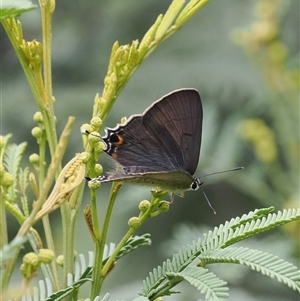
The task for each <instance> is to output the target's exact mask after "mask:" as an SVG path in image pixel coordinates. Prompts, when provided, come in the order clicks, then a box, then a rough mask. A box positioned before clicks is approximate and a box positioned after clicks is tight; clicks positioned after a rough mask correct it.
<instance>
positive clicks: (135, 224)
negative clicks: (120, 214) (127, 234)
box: [128, 216, 141, 229]
mask: <svg viewBox="0 0 300 301" xmlns="http://www.w3.org/2000/svg"><path fill="white" fill-rule="evenodd" d="M140 225H141V220H140V218H138V217H136V216H134V217H131V218H130V219H129V221H128V226H129V227H130V228H133V229H138V228H139V227H140Z"/></svg>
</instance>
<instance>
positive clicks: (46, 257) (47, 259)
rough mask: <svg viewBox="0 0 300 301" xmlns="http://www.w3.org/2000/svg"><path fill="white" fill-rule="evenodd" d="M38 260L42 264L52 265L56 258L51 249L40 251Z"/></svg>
mask: <svg viewBox="0 0 300 301" xmlns="http://www.w3.org/2000/svg"><path fill="white" fill-rule="evenodd" d="M38 258H39V260H40V262H42V263H51V262H52V260H53V258H54V253H53V251H52V250H49V249H40V252H39V254H38Z"/></svg>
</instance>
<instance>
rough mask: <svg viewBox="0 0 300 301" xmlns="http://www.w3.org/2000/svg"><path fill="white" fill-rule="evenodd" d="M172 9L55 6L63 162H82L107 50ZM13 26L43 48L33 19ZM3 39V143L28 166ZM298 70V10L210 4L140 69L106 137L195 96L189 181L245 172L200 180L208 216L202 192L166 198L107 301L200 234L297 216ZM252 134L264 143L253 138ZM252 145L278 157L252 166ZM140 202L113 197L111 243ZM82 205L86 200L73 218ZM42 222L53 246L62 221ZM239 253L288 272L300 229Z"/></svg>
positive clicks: (288, 295) (21, 80)
mask: <svg viewBox="0 0 300 301" xmlns="http://www.w3.org/2000/svg"><path fill="white" fill-rule="evenodd" d="M170 2H171V1H170V0H159V1H158V0H152V1H150V0H144V1H139V0H124V1H118V0H111V1H70V0H65V1H57V3H56V11H55V13H54V16H53V53H52V56H53V89H54V96H55V98H56V104H55V112H56V116H57V127H58V130H59V133H60V132H61V130H62V128H63V127H64V125H65V123H66V120H67V117H68V116H70V115H72V116H75V117H76V122H75V125H74V129H73V133H72V136H71V139H70V144H69V147H68V150H67V153H66V155H65V162H67V161H68V160H70V159H71V158H72V157H73V156H74V154H75V153H77V152H81V151H82V150H83V147H82V142H81V141H82V140H81V134H80V126H81V125H82V124H83V123H89V120H90V118H91V114H92V106H93V99H94V96H95V94H96V93H97V92H99V93H100V94H101V92H102V88H103V79H104V76H105V74H106V70H107V65H108V60H109V55H110V50H111V47H112V45H113V43H114V42H115V41H116V40H118V41H119V43H120V44H130V43H131V42H132V40H135V39H139V40H141V38H142V37H143V35H144V33H145V32H146V31H147V29H148V28H149V27H150V26H151V25H152V24H153V22H154V21H155V19H156V17H157V16H158V14H160V13H164V12H165V11H166V9H167V8H168V6H169V4H170ZM20 19H21V21H22V24H23V29H24V37H25V39H26V40H32V39H37V40H38V41H41V31H40V13H39V10H38V9H37V10H34V11H31V12H28V13H26V14H24V15H22V16H21V18H20ZM266 20H267V21H269V23H268V22H267V21H266ZM272 22H273V23H272ZM266 24H267V25H266ZM270 24H271V25H270ZM268 26H269V27H268ZM272 26H273V27H272ZM1 30H2V31H3V29H1ZM272 30H273V31H272ZM274 30H275V31H274ZM1 35H2V42H1V57H2V67H1V68H2V72H1V74H2V87H1V94H2V95H1V96H2V102H1V106H2V107H1V110H2V122H1V132H2V134H7V133H13V135H14V136H13V139H12V141H13V142H15V143H21V142H23V141H28V142H29V145H28V148H27V152H26V154H27V155H26V156H25V158H28V156H29V155H30V154H31V153H33V152H37V145H36V142H35V139H34V138H33V137H32V136H31V134H30V132H31V128H32V127H34V126H35V124H34V122H33V120H32V116H33V114H34V113H35V112H36V110H37V109H36V106H35V102H34V99H33V97H32V95H31V92H30V90H29V87H28V85H27V82H26V79H25V76H24V74H23V73H22V70H21V68H20V66H19V63H18V61H17V58H16V56H15V54H14V51H13V49H12V47H11V45H10V43H9V41H8V40H7V39H6V36H5V33H4V32H2V34H1ZM274 43H275V44H274ZM274 45H275V46H274ZM272 47H273V48H272ZM276 47H277V48H276ZM297 70H299V1H297V0H294V1H279V0H277V1H273V0H272V1H270V0H257V1H253V0H244V1H239V0H231V1H222V0H215V1H211V2H210V3H208V5H207V6H205V7H204V9H202V10H201V11H200V12H198V13H197V14H196V15H195V16H194V17H193V18H192V19H191V20H190V21H189V22H188V23H187V24H186V25H185V26H183V28H181V29H180V31H179V32H177V33H176V34H174V35H173V36H171V37H170V38H168V39H167V40H166V41H165V42H163V43H162V44H161V45H160V46H159V47H158V48H157V49H156V50H155V51H154V52H153V53H152V54H151V56H150V57H149V58H148V59H147V60H146V61H145V62H144V64H142V65H141V67H140V68H139V69H138V70H137V72H136V73H135V74H134V76H133V77H132V78H131V80H130V81H129V83H128V84H127V86H126V87H125V89H124V90H123V92H122V93H121V95H120V96H119V98H118V100H117V102H116V104H115V106H114V108H113V109H112V111H111V114H110V116H109V118H108V120H107V122H106V126H109V127H113V126H115V125H116V123H118V122H120V119H121V118H122V117H123V116H127V117H129V116H130V115H131V114H134V113H141V112H143V111H144V109H146V108H147V107H148V106H149V105H150V104H151V103H152V102H153V101H154V100H156V99H158V98H160V97H161V96H162V95H164V94H166V93H168V92H170V91H172V90H174V89H179V88H184V87H191V88H196V89H198V90H199V92H200V95H201V98H202V102H203V107H204V125H203V139H202V146H201V155H200V161H199V166H198V170H197V172H196V175H197V176H201V175H205V174H207V173H210V172H215V171H220V170H224V169H229V168H233V167H236V166H244V167H245V170H244V171H239V172H234V173H226V174H222V175H216V176H211V177H208V178H205V179H204V182H205V184H204V186H203V188H204V190H205V193H206V194H207V196H208V198H209V200H210V202H211V203H212V205H213V206H214V208H215V210H216V211H217V215H214V214H213V213H212V212H211V211H210V209H209V207H208V206H207V204H206V201H205V198H204V196H203V194H202V193H201V190H200V191H197V192H194V193H192V192H187V193H186V194H185V197H184V198H183V199H180V198H179V197H176V198H175V202H174V204H172V206H171V208H170V211H169V212H168V213H167V214H164V215H161V216H159V217H157V218H155V219H153V220H150V221H149V222H148V223H147V224H146V225H145V226H144V227H142V228H141V229H140V230H139V233H145V232H149V233H151V235H152V240H153V243H152V246H150V247H144V248H141V249H139V250H137V251H135V252H133V253H131V254H130V255H128V256H126V257H125V258H124V259H122V260H121V261H120V262H118V264H117V266H116V267H115V269H114V271H113V273H112V274H111V275H110V277H109V279H108V280H107V282H106V285H105V287H104V291H108V292H110V293H111V294H112V298H111V300H115V299H116V298H123V299H126V298H127V299H129V298H130V297H134V295H135V293H136V292H137V291H139V288H140V287H141V285H142V281H141V280H142V279H144V278H145V277H146V276H147V275H148V271H150V270H151V269H152V268H154V267H156V266H157V265H160V264H161V263H162V261H163V260H165V259H166V258H168V257H170V255H171V254H173V253H174V252H176V251H177V250H178V249H179V248H180V247H181V246H182V245H184V244H187V243H191V242H192V240H193V239H197V238H198V237H200V236H201V235H202V233H204V232H205V231H207V230H208V229H212V228H213V227H214V226H218V225H219V224H220V223H224V222H225V221H227V220H229V219H231V218H234V217H236V216H240V215H242V214H244V213H247V212H249V211H250V210H255V209H256V208H260V207H267V206H271V205H273V206H275V209H276V210H281V209H282V208H284V207H293V206H299V195H298V191H299V151H298V146H299V116H298V113H299V102H298V101H299V100H298V93H299V86H298V81H297V78H298V77H297V76H299V73H297V72H298V71H297ZM297 74H298V75H297ZM280 76H282V78H281V77H280ZM274 78H275V79H274ZM253 131H254V134H253ZM258 132H259V133H260V132H263V133H264V135H262V136H259V135H258V134H257V133H258ZM260 142H262V143H260ZM268 143H269V144H268ZM260 145H263V146H264V148H263V153H264V154H273V153H274V149H275V155H274V156H273V158H271V159H266V158H264V157H262V156H260V155H259V149H260ZM100 162H101V163H103V166H104V168H105V170H107V169H109V168H110V166H111V161H110V158H108V156H106V155H103V156H102V157H101V160H100ZM109 187H110V185H109V184H108V185H103V186H102V188H101V190H99V202H101V205H99V209H100V210H104V208H105V204H106V200H107V196H108V193H109ZM149 198H150V192H149V189H148V188H144V187H139V186H132V185H125V186H124V188H122V191H121V193H120V195H119V198H118V200H117V203H116V205H115V210H114V213H113V219H112V225H111V229H110V232H109V241H113V242H118V240H119V239H120V238H121V237H122V235H123V234H124V233H125V231H126V227H127V220H128V219H129V218H130V217H131V216H134V215H136V214H137V212H138V210H137V206H138V204H139V202H140V201H141V200H143V199H149ZM88 203H89V195H88V191H86V194H85V196H84V201H83V206H82V210H83V209H84V207H85V205H86V204H88ZM100 216H101V213H100ZM51 219H52V221H53V222H54V223H53V224H54V225H55V226H56V227H57V228H56V229H55V230H54V231H55V232H56V235H57V239H58V240H59V239H60V238H61V225H59V220H60V215H59V212H55V213H53V214H52V215H51ZM10 223H11V231H12V233H11V236H13V235H14V233H15V231H16V229H17V224H15V222H14V221H13V220H11V221H10ZM87 233H88V231H87V227H86V225H85V223H84V219H83V214H82V215H81V216H80V218H79V226H78V230H77V248H76V251H77V252H78V253H84V254H87V251H88V250H92V248H93V245H92V240H91V238H90V237H89V235H87ZM243 245H245V246H248V247H250V248H255V249H261V250H264V251H267V252H270V253H273V254H275V255H278V256H280V257H282V258H284V259H286V260H288V261H291V262H293V263H296V264H297V262H298V261H299V225H296V223H294V226H292V227H289V228H284V229H281V230H277V231H273V232H271V233H268V235H264V236H260V237H258V238H257V239H256V240H251V241H250V240H249V241H245V242H243ZM58 251H59V252H61V250H58ZM214 272H215V273H217V275H219V276H220V277H221V278H223V279H225V280H227V281H228V282H229V287H230V299H229V300H234V301H238V300H245V301H252V300H264V301H267V300H278V301H279V300H286V301H289V300H296V298H297V297H299V296H298V295H297V294H296V293H294V292H292V291H291V290H289V289H288V288H287V287H286V286H285V285H283V284H278V282H277V281H276V280H271V279H268V278H267V277H264V276H262V275H260V274H258V273H255V272H251V271H250V270H249V269H248V268H243V267H238V266H234V265H224V266H221V265H217V266H216V267H215V269H214ZM86 289H87V290H88V286H87V288H86ZM178 290H182V291H183V293H182V294H179V295H175V296H172V297H171V298H166V300H168V299H170V300H175V301H177V300H201V298H200V297H201V296H199V294H198V292H197V291H196V290H194V289H193V288H192V287H190V286H186V285H182V286H181V287H180V288H178Z"/></svg>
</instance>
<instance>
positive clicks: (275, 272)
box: [199, 247, 300, 292]
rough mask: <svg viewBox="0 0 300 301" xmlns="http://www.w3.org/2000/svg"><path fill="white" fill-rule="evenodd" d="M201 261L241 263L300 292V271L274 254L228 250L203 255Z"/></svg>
mask: <svg viewBox="0 0 300 301" xmlns="http://www.w3.org/2000/svg"><path fill="white" fill-rule="evenodd" d="M199 259H200V260H201V261H202V262H203V263H205V264H209V263H216V262H223V263H239V264H242V265H246V266H249V267H250V268H251V269H252V270H255V271H257V272H260V273H262V274H263V275H266V276H269V277H271V278H276V279H277V280H278V281H279V282H282V283H284V284H286V285H287V286H288V287H290V288H292V289H293V290H295V291H298V292H300V270H299V269H298V268H297V267H296V266H294V265H293V264H291V263H289V262H286V261H284V260H283V259H280V258H278V257H277V256H274V255H272V254H269V253H266V252H262V251H259V250H253V249H249V248H243V247H240V248H226V249H219V250H216V251H213V252H212V253H211V254H202V255H201V256H200V257H199Z"/></svg>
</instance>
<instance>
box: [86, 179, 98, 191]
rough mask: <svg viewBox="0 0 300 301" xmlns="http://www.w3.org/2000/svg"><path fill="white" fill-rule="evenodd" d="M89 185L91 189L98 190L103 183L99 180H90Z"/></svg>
mask: <svg viewBox="0 0 300 301" xmlns="http://www.w3.org/2000/svg"><path fill="white" fill-rule="evenodd" d="M88 186H89V188H90V189H94V190H96V189H98V188H99V187H100V186H101V183H100V182H98V181H89V182H88Z"/></svg>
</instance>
